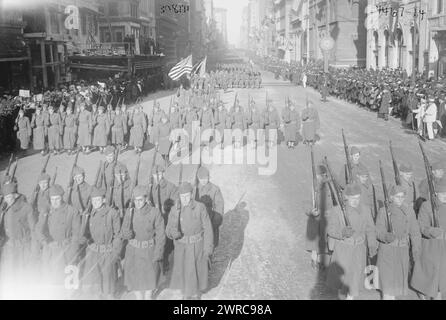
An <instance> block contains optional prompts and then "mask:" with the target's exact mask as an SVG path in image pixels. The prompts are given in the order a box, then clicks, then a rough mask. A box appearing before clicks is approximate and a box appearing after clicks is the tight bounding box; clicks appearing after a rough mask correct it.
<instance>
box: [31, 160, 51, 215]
mask: <svg viewBox="0 0 446 320" xmlns="http://www.w3.org/2000/svg"><path fill="white" fill-rule="evenodd" d="M49 160H50V154H48V156H47V157H46V158H45V162H44V163H43V167H42V170H40V174H39V177H40V175H41V174H44V173H45V172H46V167H47V166H48V161H49ZM39 177H38V178H37V180H38V179H39ZM39 190H40V186H39V181H37V183H36V187H35V188H34V191H33V194H32V196H31V203H32V205H33V207H34V208H36V207H37V203H36V201H37V195H38V194H39Z"/></svg>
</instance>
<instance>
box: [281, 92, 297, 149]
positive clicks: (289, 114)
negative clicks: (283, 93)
mask: <svg viewBox="0 0 446 320" xmlns="http://www.w3.org/2000/svg"><path fill="white" fill-rule="evenodd" d="M282 120H283V122H284V131H285V141H286V143H287V147H288V149H291V148H295V147H296V145H297V143H298V133H299V131H300V124H301V123H300V115H299V112H297V110H296V106H295V104H294V103H293V102H291V101H290V103H289V104H287V106H286V107H285V109H284V110H283V111H282Z"/></svg>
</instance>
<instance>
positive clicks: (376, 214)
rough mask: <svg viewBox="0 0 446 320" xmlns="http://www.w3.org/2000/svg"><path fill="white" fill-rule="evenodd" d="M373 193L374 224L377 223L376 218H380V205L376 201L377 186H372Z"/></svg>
mask: <svg viewBox="0 0 446 320" xmlns="http://www.w3.org/2000/svg"><path fill="white" fill-rule="evenodd" d="M372 193H373V217H372V218H373V222H374V223H376V218H377V217H378V203H377V199H376V189H375V185H373V184H372Z"/></svg>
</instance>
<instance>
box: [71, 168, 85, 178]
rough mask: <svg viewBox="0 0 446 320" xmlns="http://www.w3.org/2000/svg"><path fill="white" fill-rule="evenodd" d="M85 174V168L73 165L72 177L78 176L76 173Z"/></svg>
mask: <svg viewBox="0 0 446 320" xmlns="http://www.w3.org/2000/svg"><path fill="white" fill-rule="evenodd" d="M84 174H85V170H84V169H82V168H81V167H78V166H75V167H74V170H73V177H75V176H78V175H84Z"/></svg>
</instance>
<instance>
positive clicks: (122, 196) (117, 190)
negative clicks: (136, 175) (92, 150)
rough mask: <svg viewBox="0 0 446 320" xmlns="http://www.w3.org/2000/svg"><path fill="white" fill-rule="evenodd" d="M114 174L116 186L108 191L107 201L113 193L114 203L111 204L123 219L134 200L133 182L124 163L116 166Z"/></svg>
mask: <svg viewBox="0 0 446 320" xmlns="http://www.w3.org/2000/svg"><path fill="white" fill-rule="evenodd" d="M114 174H115V178H114V179H115V180H114V185H113V186H112V187H111V188H108V189H107V199H110V192H113V195H112V197H111V199H112V202H111V203H109V204H110V206H112V207H114V208H116V209H117V210H118V211H119V214H120V217H121V218H123V217H124V213H125V210H126V208H128V206H129V204H130V200H131V198H132V181H131V180H130V177H129V172H128V170H127V167H126V166H125V165H123V164H122V163H118V164H117V165H116V167H115V171H114Z"/></svg>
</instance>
